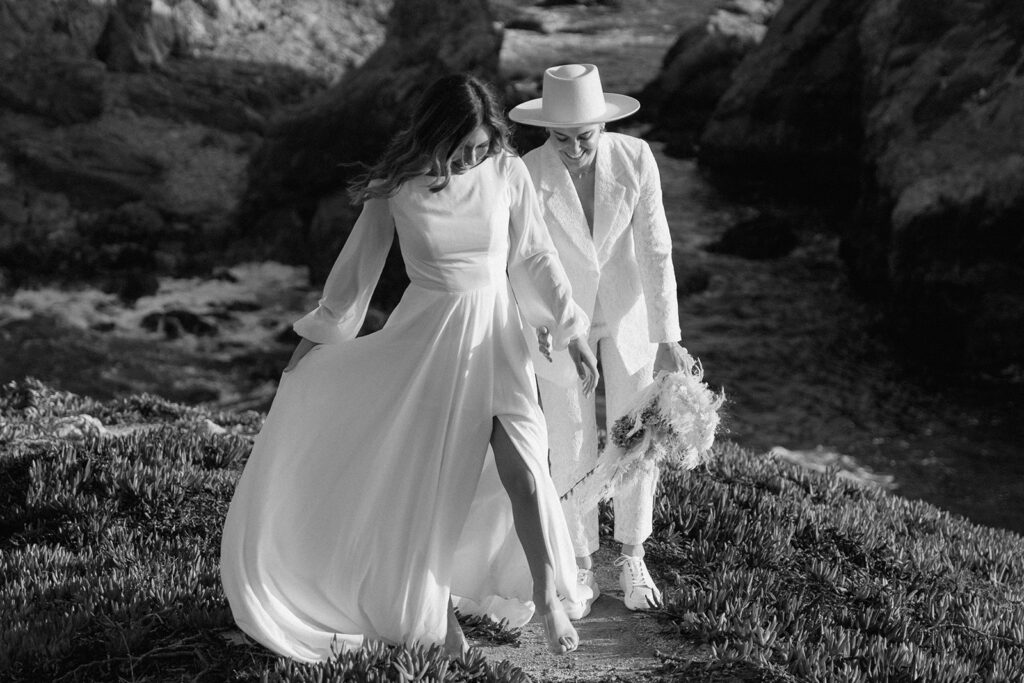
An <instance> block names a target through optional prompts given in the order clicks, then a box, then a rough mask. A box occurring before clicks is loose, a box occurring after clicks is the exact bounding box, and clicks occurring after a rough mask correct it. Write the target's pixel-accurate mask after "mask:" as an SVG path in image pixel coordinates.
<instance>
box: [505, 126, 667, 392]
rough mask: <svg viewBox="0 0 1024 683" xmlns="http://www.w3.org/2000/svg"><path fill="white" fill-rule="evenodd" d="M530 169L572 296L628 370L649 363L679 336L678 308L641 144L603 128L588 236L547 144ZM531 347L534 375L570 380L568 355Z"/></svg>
mask: <svg viewBox="0 0 1024 683" xmlns="http://www.w3.org/2000/svg"><path fill="white" fill-rule="evenodd" d="M523 160H524V161H525V162H526V167H527V168H528V169H529V171H530V177H531V178H532V179H533V184H534V187H535V188H536V189H537V198H538V199H539V200H540V203H541V206H542V208H543V211H544V219H545V223H546V224H547V228H548V231H549V232H550V233H551V238H552V240H553V241H554V243H555V248H556V249H557V250H558V256H559V258H560V259H561V261H562V265H563V266H564V267H565V271H566V273H567V274H568V276H569V280H570V282H571V284H572V291H573V298H574V299H575V300H576V303H577V304H578V305H579V306H580V307H581V308H582V309H583V311H584V312H585V313H586V314H587V316H589V317H591V318H592V317H593V313H594V305H595V303H596V302H598V301H600V303H601V313H602V317H603V319H604V322H605V323H606V324H607V326H608V330H609V333H610V335H611V338H612V341H613V342H614V344H615V345H616V347H617V348H618V350H619V353H620V354H621V355H622V358H623V360H624V361H625V364H626V369H627V370H628V371H629V372H630V373H634V372H636V371H638V370H640V369H641V368H642V367H644V366H645V365H647V364H648V363H651V362H653V361H654V356H655V353H656V351H657V343H659V342H670V341H679V339H680V330H679V308H678V299H677V293H676V278H675V272H674V271H673V269H672V236H671V235H670V233H669V229H668V221H667V220H666V219H665V208H664V206H663V205H662V201H661V178H660V175H659V173H658V165H657V163H656V162H655V160H654V154H653V153H652V152H651V148H650V147H649V146H648V145H647V143H646V142H644V141H643V140H641V139H639V138H635V137H631V136H629V135H620V134H618V133H603V134H602V135H601V138H600V141H599V143H598V149H597V157H596V159H595V165H596V166H595V173H596V175H595V179H594V234H593V237H591V235H590V228H589V227H588V225H587V219H586V216H585V215H584V214H583V206H582V204H581V203H580V201H579V197H578V196H577V194H576V189H575V188H574V187H573V184H572V179H571V178H570V177H569V172H568V171H567V170H566V168H565V165H564V164H563V163H562V161H561V159H559V157H558V152H557V150H556V149H555V146H554V143H553V142H552V141H551V140H550V139H548V141H547V142H546V143H544V144H543V145H541V146H540V147H538V148H537V149H534V150H533V151H531V152H529V153H528V154H527V155H526V156H525V157H523ZM536 347H537V343H536V339H535V338H534V340H533V342H532V343H531V344H530V348H531V349H532V350H533V353H534V366H535V368H536V369H537V374H538V375H540V376H541V377H544V378H546V379H549V380H551V381H554V382H557V383H558V384H561V385H564V386H570V385H571V384H572V383H573V382H575V381H577V376H576V371H575V368H574V367H573V365H572V363H571V361H570V360H569V358H568V354H565V353H560V354H555V362H554V363H549V362H548V361H547V360H545V359H544V358H543V357H541V356H540V353H539V352H538V351H537V348H536Z"/></svg>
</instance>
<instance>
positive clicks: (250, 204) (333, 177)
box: [243, 0, 502, 305]
mask: <svg viewBox="0 0 1024 683" xmlns="http://www.w3.org/2000/svg"><path fill="white" fill-rule="evenodd" d="M501 40H502V35H501V32H500V30H499V29H498V28H497V27H496V26H495V24H494V22H493V19H492V15H491V11H490V8H489V7H488V4H487V2H486V0H450V1H448V2H444V3H435V2H432V1H431V0H404V1H401V0H400V1H399V2H396V4H395V7H394V10H393V11H392V13H391V20H390V22H389V24H388V31H387V38H386V40H385V42H384V44H383V45H381V46H380V48H379V49H377V50H376V51H375V52H374V53H373V54H372V55H371V56H370V57H369V58H368V59H367V60H366V62H365V63H364V64H363V65H362V66H361V67H360V68H359V69H356V70H353V71H351V72H350V73H348V74H347V75H346V76H345V77H344V78H342V79H341V80H340V81H339V82H338V84H337V85H335V86H333V87H332V88H330V89H329V90H327V91H326V92H324V93H322V94H320V95H318V96H317V97H315V98H312V99H310V100H309V101H307V102H305V103H303V105H302V106H301V107H297V108H295V109H293V110H291V111H289V112H287V113H286V114H285V115H283V116H281V117H280V118H279V119H278V120H277V121H275V123H274V125H272V126H271V127H270V129H269V130H268V132H267V136H266V140H265V142H264V144H263V146H262V147H261V149H260V150H259V152H258V153H257V154H256V156H255V157H254V159H253V161H252V165H251V167H250V173H249V175H250V183H249V186H248V189H247V192H246V195H245V202H244V207H243V221H244V222H245V223H246V230H247V231H248V233H249V234H251V235H253V236H254V237H255V238H257V239H269V240H271V241H272V242H274V243H275V244H276V246H275V251H276V252H278V253H281V254H284V255H288V256H289V257H290V258H292V259H296V260H301V261H305V262H308V263H309V264H310V266H311V269H312V277H313V280H314V281H315V282H322V281H323V280H324V278H325V277H326V276H327V272H328V271H329V270H330V267H331V265H332V264H333V262H334V259H335V257H336V256H337V254H338V251H339V249H340V247H341V245H342V244H343V243H344V241H345V239H346V237H347V236H348V232H349V230H350V229H351V227H352V224H353V222H354V221H355V217H356V216H357V215H358V211H359V207H354V206H351V205H350V203H349V201H348V198H347V197H346V195H345V186H346V184H347V183H348V181H349V180H350V179H351V178H352V177H353V176H354V175H355V174H357V173H359V172H360V166H359V165H360V164H362V163H369V162H372V161H373V160H374V159H375V158H376V157H377V156H378V155H379V154H380V153H381V152H382V151H383V149H384V147H385V146H386V145H387V143H388V140H389V139H390V138H391V136H392V135H393V134H394V133H395V132H396V131H397V129H398V126H399V125H401V123H402V122H403V120H404V118H405V117H406V115H407V114H408V110H409V106H410V105H411V104H412V103H413V102H414V100H415V98H416V96H417V95H418V94H419V93H420V92H421V91H422V90H423V89H424V88H425V87H426V86H427V85H429V84H430V83H431V82H432V81H433V80H435V79H436V78H438V77H439V76H442V75H444V74H447V73H452V72H456V71H467V72H471V73H475V74H477V75H479V76H481V77H483V78H484V79H485V80H488V81H491V82H496V81H497V80H498V55H499V52H500V50H501ZM404 277H405V276H404V271H403V270H402V268H401V267H399V265H398V263H397V262H396V261H395V259H394V258H392V259H391V261H390V262H389V264H388V266H387V267H386V269H385V273H384V275H383V278H382V287H381V290H380V291H381V292H382V294H383V296H384V303H385V305H387V304H394V303H397V299H396V297H397V295H398V294H399V293H400V291H398V290H400V289H401V288H403V286H404V285H403V284H402V283H403V278H404Z"/></svg>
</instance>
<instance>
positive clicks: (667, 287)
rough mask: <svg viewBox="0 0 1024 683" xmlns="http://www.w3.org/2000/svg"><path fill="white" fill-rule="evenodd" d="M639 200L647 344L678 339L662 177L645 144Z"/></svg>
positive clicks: (636, 231)
mask: <svg viewBox="0 0 1024 683" xmlns="http://www.w3.org/2000/svg"><path fill="white" fill-rule="evenodd" d="M638 175H639V183H640V200H639V202H638V204H637V207H636V209H635V211H634V214H633V246H634V249H635V251H636V257H637V261H638V263H639V266H640V280H641V285H642V286H643V290H644V300H645V301H646V303H647V327H648V334H649V335H650V342H651V343H652V344H657V343H660V342H674V341H679V340H680V339H681V333H680V329H679V301H678V294H677V292H676V275H675V270H674V269H673V268H672V234H671V233H670V232H669V228H668V220H667V219H666V218H665V207H664V205H663V204H662V199H661V175H660V174H659V172H658V163H657V162H656V161H655V160H654V154H653V153H652V152H651V148H650V147H649V146H648V145H647V144H646V143H644V144H643V146H642V150H641V154H640V158H639V160H638Z"/></svg>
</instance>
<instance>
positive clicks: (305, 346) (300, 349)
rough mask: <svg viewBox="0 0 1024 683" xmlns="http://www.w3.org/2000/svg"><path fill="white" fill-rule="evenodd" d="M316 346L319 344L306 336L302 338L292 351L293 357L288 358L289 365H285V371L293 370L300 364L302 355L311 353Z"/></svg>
mask: <svg viewBox="0 0 1024 683" xmlns="http://www.w3.org/2000/svg"><path fill="white" fill-rule="evenodd" d="M314 346H317V344H315V343H313V342H311V341H309V340H308V339H306V338H305V337H303V338H302V339H300V340H299V345H298V346H296V347H295V350H294V351H292V357H291V358H290V359H288V365H286V366H284V372H291V371H292V370H294V369H295V366H296V365H298V364H299V361H300V360H302V357H303V356H305V355H306V354H307V353H309V351H310V349H312V348H313V347H314Z"/></svg>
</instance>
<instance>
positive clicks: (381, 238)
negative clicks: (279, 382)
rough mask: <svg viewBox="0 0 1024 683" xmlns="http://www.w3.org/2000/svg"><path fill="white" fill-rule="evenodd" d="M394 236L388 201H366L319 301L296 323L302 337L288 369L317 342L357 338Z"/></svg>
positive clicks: (296, 328)
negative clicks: (314, 307)
mask: <svg viewBox="0 0 1024 683" xmlns="http://www.w3.org/2000/svg"><path fill="white" fill-rule="evenodd" d="M394 237H395V226H394V222H393V220H392V218H391V212H390V211H389V209H388V202H387V200H386V199H371V200H369V201H367V202H366V203H365V204H364V205H363V210H362V212H361V213H360V214H359V218H358V219H357V220H356V223H355V225H354V226H353V228H352V232H351V233H350V234H349V236H348V239H347V240H346V241H345V246H344V247H343V248H342V250H341V254H339V255H338V259H337V261H335V262H334V267H332V268H331V273H330V275H328V276H327V282H326V283H325V284H324V291H323V295H322V296H321V297H320V301H319V305H318V306H317V308H316V309H314V310H313V311H311V312H310V313H307V314H306V315H305V316H303V317H302V318H300V319H299V320H297V321H295V323H294V325H293V328H294V329H295V331H296V332H297V333H298V334H299V336H301V337H302V338H303V339H302V341H301V342H299V346H298V347H297V348H296V349H295V353H294V354H292V360H291V361H290V362H289V363H288V367H287V368H286V369H285V370H286V371H287V370H290V369H291V368H293V367H294V366H295V364H296V363H298V361H299V360H300V359H301V358H302V356H304V355H305V354H306V353H307V352H308V351H309V349H311V348H312V347H313V346H314V345H316V344H336V343H338V342H341V341H344V340H346V339H352V338H354V337H355V336H356V334H357V333H358V332H359V328H360V327H362V324H363V320H364V319H365V318H366V311H367V309H368V308H369V306H370V297H371V296H372V295H373V290H374V287H376V285H377V280H378V279H379V278H380V274H381V271H382V270H383V269H384V261H385V259H386V258H387V255H388V250H389V249H390V248H391V243H392V242H393V241H394Z"/></svg>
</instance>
